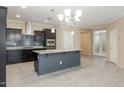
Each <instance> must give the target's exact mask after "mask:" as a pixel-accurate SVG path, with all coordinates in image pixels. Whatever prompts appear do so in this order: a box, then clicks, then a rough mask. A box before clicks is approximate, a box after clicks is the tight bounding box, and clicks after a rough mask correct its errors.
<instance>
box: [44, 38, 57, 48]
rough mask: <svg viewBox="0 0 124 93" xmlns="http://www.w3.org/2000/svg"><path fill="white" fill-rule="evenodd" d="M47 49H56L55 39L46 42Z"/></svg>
mask: <svg viewBox="0 0 124 93" xmlns="http://www.w3.org/2000/svg"><path fill="white" fill-rule="evenodd" d="M46 44H47V47H54V46H55V45H56V40H55V39H47V40H46Z"/></svg>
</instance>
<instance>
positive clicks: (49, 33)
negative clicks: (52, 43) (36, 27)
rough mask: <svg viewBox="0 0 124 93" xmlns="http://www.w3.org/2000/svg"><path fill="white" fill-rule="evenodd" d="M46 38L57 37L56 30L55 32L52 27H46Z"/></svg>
mask: <svg viewBox="0 0 124 93" xmlns="http://www.w3.org/2000/svg"><path fill="white" fill-rule="evenodd" d="M43 31H44V32H45V36H46V39H56V31H55V33H52V32H51V29H44V30H43Z"/></svg>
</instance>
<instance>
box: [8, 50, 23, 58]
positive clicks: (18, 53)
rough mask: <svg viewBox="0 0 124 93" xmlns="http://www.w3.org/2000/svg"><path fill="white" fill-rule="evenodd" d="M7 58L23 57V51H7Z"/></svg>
mask: <svg viewBox="0 0 124 93" xmlns="http://www.w3.org/2000/svg"><path fill="white" fill-rule="evenodd" d="M7 56H9V57H20V56H22V51H21V50H15V51H14V50H12V51H7Z"/></svg>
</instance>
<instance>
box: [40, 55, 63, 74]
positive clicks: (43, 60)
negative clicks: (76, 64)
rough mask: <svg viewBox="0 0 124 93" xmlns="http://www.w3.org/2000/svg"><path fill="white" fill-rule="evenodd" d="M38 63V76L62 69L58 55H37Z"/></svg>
mask: <svg viewBox="0 0 124 93" xmlns="http://www.w3.org/2000/svg"><path fill="white" fill-rule="evenodd" d="M38 61H39V62H38V67H39V68H38V72H39V74H46V73H49V72H54V71H57V70H60V69H62V66H61V64H60V61H61V60H60V55H59V54H48V55H39V57H38Z"/></svg>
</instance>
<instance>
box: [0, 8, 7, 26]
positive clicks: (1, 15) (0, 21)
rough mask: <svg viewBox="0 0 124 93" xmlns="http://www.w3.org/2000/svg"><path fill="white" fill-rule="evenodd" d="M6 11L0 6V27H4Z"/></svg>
mask: <svg viewBox="0 0 124 93" xmlns="http://www.w3.org/2000/svg"><path fill="white" fill-rule="evenodd" d="M6 15H7V9H6V8H5V7H1V6H0V27H6Z"/></svg>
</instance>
